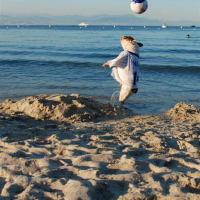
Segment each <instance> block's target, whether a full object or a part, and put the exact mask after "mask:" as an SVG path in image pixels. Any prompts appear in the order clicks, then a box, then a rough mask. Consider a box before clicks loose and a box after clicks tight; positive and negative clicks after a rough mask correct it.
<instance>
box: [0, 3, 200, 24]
mask: <svg viewBox="0 0 200 200" xmlns="http://www.w3.org/2000/svg"><path fill="white" fill-rule="evenodd" d="M147 1H148V5H149V6H148V10H147V11H146V12H145V13H144V14H140V15H137V17H146V18H149V19H158V20H162V19H164V18H166V20H168V21H179V20H191V21H196V22H200V0H147ZM130 2H131V0H101V1H100V0H0V12H1V14H9V15H25V14H26V15H47V14H48V15H53V16H63V15H85V16H92V15H99V14H108V15H123V14H133V12H132V11H131V9H130Z"/></svg>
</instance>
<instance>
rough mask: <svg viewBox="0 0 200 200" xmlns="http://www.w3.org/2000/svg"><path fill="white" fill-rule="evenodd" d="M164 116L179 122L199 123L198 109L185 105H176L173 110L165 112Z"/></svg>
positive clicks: (199, 111) (199, 113) (199, 110)
mask: <svg viewBox="0 0 200 200" xmlns="http://www.w3.org/2000/svg"><path fill="white" fill-rule="evenodd" d="M166 114H167V115H169V116H171V117H172V118H173V119H177V120H181V121H193V120H194V121H195V120H197V121H200V109H198V108H196V107H195V106H194V105H189V104H186V103H178V104H176V105H175V106H174V108H172V109H170V110H169V111H167V112H166Z"/></svg>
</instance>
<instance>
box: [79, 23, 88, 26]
mask: <svg viewBox="0 0 200 200" xmlns="http://www.w3.org/2000/svg"><path fill="white" fill-rule="evenodd" d="M88 25H89V24H86V23H83V22H82V23H80V24H79V26H85V27H87V26H88Z"/></svg>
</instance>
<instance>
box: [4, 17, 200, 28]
mask: <svg viewBox="0 0 200 200" xmlns="http://www.w3.org/2000/svg"><path fill="white" fill-rule="evenodd" d="M82 21H84V22H85V23H87V24H90V25H116V26H119V25H120V26H123V25H124V26H127V25H128V26H129V25H130V26H133V25H134V26H138V25H141V26H160V25H162V23H163V22H162V21H161V20H159V19H148V18H145V17H141V16H140V17H138V16H136V15H131V14H129V15H94V16H81V15H66V16H50V15H47V16H43V15H42V16H40V15H30V16H29V15H28V16H23V15H20V16H11V15H6V14H0V25H77V24H80V22H82ZM168 25H169V26H192V25H195V26H196V27H198V26H200V23H199V22H197V21H196V22H195V21H187V20H184V21H168Z"/></svg>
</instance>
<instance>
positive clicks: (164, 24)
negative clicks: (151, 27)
mask: <svg viewBox="0 0 200 200" xmlns="http://www.w3.org/2000/svg"><path fill="white" fill-rule="evenodd" d="M165 18H166V12H165V16H164V23H163V25H162V28H168V25H167V24H166V21H165Z"/></svg>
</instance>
